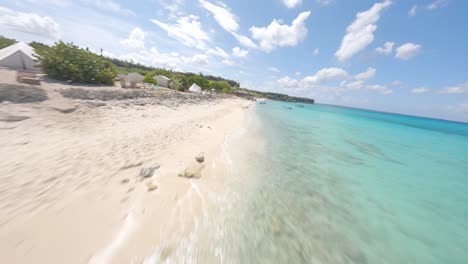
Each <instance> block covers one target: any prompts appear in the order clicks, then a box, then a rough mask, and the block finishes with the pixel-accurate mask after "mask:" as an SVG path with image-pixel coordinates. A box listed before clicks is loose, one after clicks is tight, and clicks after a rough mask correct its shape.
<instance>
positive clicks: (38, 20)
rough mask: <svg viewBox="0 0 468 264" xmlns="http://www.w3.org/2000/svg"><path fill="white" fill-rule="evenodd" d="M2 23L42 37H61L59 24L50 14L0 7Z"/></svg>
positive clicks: (0, 20)
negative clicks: (42, 14)
mask: <svg viewBox="0 0 468 264" xmlns="http://www.w3.org/2000/svg"><path fill="white" fill-rule="evenodd" d="M0 25H3V26H5V27H7V28H10V29H12V30H15V31H19V32H24V33H28V34H32V35H37V36H41V37H46V38H51V39H59V38H60V32H59V25H58V24H57V23H56V22H55V21H54V20H53V19H52V18H51V17H49V16H40V15H38V14H35V13H23V12H16V11H13V10H11V9H8V8H6V7H0Z"/></svg>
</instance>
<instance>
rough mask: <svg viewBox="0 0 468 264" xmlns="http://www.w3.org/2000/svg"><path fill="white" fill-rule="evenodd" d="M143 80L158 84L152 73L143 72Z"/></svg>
mask: <svg viewBox="0 0 468 264" xmlns="http://www.w3.org/2000/svg"><path fill="white" fill-rule="evenodd" d="M143 82H145V83H152V84H154V85H157V84H158V81H156V80H155V79H154V74H152V73H150V72H148V73H147V74H145V79H143Z"/></svg>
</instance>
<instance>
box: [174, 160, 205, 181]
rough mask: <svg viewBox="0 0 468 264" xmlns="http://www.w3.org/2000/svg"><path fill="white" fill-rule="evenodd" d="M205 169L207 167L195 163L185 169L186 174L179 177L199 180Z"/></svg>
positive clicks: (183, 173)
mask: <svg viewBox="0 0 468 264" xmlns="http://www.w3.org/2000/svg"><path fill="white" fill-rule="evenodd" d="M204 168H205V165H203V164H197V163H194V164H192V165H190V166H188V167H187V168H185V170H184V172H182V173H179V177H184V178H189V179H190V178H195V179H199V178H201V176H202V171H203V169H204Z"/></svg>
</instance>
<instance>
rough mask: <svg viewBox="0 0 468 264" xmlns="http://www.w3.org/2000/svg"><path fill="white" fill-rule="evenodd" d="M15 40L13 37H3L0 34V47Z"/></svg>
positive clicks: (4, 46) (13, 42) (9, 44)
mask: <svg viewBox="0 0 468 264" xmlns="http://www.w3.org/2000/svg"><path fill="white" fill-rule="evenodd" d="M16 42H17V41H16V40H15V39H9V38H5V37H4V36H1V35H0V49H3V48H6V47H8V46H11V45H13V44H15V43H16Z"/></svg>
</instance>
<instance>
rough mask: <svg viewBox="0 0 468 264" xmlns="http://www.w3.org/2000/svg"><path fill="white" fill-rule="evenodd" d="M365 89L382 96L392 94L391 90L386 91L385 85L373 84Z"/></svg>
mask: <svg viewBox="0 0 468 264" xmlns="http://www.w3.org/2000/svg"><path fill="white" fill-rule="evenodd" d="M366 89H367V90H369V91H376V92H379V93H381V94H383V95H389V94H392V93H393V90H391V89H388V88H387V86H385V85H380V84H374V85H367V86H366Z"/></svg>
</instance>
